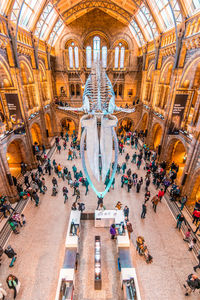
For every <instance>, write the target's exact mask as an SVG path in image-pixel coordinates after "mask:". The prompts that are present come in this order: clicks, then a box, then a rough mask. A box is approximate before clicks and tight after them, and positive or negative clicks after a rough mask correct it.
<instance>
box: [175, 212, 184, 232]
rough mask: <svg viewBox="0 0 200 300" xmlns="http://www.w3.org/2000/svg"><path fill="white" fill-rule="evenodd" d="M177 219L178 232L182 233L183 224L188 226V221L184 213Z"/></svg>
mask: <svg viewBox="0 0 200 300" xmlns="http://www.w3.org/2000/svg"><path fill="white" fill-rule="evenodd" d="M176 219H177V223H176V228H178V230H179V231H180V229H181V225H182V222H184V223H185V225H186V221H185V218H184V216H183V214H182V213H180V214H178V215H177V217H176Z"/></svg>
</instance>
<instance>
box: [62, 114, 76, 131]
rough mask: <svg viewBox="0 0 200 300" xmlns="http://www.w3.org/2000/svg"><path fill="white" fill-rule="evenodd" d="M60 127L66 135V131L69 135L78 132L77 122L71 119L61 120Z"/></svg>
mask: <svg viewBox="0 0 200 300" xmlns="http://www.w3.org/2000/svg"><path fill="white" fill-rule="evenodd" d="M60 126H61V130H63V131H64V133H66V131H68V133H69V135H72V134H73V131H74V130H75V131H77V130H78V128H77V124H76V122H75V121H74V120H73V118H70V117H67V116H66V117H64V118H62V119H61V120H60Z"/></svg>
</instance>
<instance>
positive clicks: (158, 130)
mask: <svg viewBox="0 0 200 300" xmlns="http://www.w3.org/2000/svg"><path fill="white" fill-rule="evenodd" d="M152 137H153V149H154V150H157V149H158V146H159V145H160V143H161V139H162V127H161V126H160V124H155V125H154V127H153V136H152Z"/></svg>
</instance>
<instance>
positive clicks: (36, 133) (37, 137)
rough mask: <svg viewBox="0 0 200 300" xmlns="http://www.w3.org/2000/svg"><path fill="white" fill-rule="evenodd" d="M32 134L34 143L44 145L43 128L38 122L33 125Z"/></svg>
mask: <svg viewBox="0 0 200 300" xmlns="http://www.w3.org/2000/svg"><path fill="white" fill-rule="evenodd" d="M31 135H32V140H33V144H34V143H38V144H39V145H42V136H41V129H40V126H39V125H38V124H37V123H34V124H33V125H32V126H31Z"/></svg>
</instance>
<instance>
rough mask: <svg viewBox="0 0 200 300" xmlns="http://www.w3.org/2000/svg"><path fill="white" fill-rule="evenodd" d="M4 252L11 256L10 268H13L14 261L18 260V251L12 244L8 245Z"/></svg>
mask: <svg viewBox="0 0 200 300" xmlns="http://www.w3.org/2000/svg"><path fill="white" fill-rule="evenodd" d="M4 253H5V254H6V255H7V256H8V258H11V263H10V265H9V267H10V268H12V267H13V266H14V262H15V261H16V259H17V257H16V255H17V253H15V251H14V249H13V248H12V247H11V246H8V247H7V248H6V249H5V251H4Z"/></svg>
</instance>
